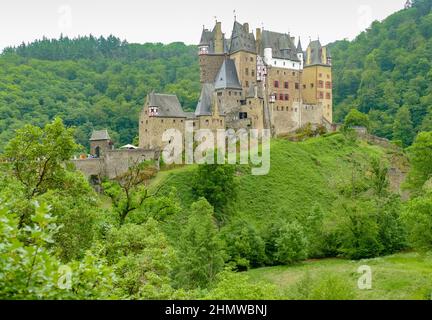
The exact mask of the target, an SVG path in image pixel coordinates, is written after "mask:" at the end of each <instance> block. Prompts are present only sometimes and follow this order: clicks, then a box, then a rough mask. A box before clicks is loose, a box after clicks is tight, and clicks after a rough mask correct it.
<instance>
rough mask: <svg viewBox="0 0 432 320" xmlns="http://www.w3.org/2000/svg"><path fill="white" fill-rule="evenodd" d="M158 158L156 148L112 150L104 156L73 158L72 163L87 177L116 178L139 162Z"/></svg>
mask: <svg viewBox="0 0 432 320" xmlns="http://www.w3.org/2000/svg"><path fill="white" fill-rule="evenodd" d="M158 159H159V152H158V151H156V150H145V149H135V150H111V151H107V152H106V153H105V156H104V157H102V158H97V159H79V160H72V163H73V164H74V165H75V167H76V169H77V170H79V171H81V172H82V173H83V174H84V175H85V176H86V177H87V178H90V177H92V176H97V177H101V178H102V177H107V178H109V179H114V178H115V177H117V176H120V175H122V174H124V173H126V172H127V171H128V169H129V168H130V167H132V166H134V165H136V164H138V163H141V162H144V161H150V160H158Z"/></svg>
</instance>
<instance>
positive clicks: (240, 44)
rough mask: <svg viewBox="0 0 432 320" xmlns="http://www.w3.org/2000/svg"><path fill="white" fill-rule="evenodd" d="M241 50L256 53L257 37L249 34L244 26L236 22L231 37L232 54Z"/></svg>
mask: <svg viewBox="0 0 432 320" xmlns="http://www.w3.org/2000/svg"><path fill="white" fill-rule="evenodd" d="M241 50H243V51H248V52H254V53H255V52H256V43H255V36H254V34H253V33H252V32H248V31H247V30H246V28H245V27H244V25H242V24H241V23H239V22H237V21H235V22H234V27H233V31H232V35H231V46H230V53H234V52H237V51H241Z"/></svg>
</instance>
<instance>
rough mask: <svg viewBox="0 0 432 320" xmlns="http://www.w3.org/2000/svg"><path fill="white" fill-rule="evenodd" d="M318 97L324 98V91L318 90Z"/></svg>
mask: <svg viewBox="0 0 432 320" xmlns="http://www.w3.org/2000/svg"><path fill="white" fill-rule="evenodd" d="M318 98H319V99H324V92H322V91H320V92H319V93H318Z"/></svg>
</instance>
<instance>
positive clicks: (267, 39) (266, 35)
mask: <svg viewBox="0 0 432 320" xmlns="http://www.w3.org/2000/svg"><path fill="white" fill-rule="evenodd" d="M261 39H262V40H261V41H262V45H261V48H262V50H263V52H261V53H260V54H261V55H262V56H263V55H264V49H266V48H272V51H273V58H277V59H289V60H292V61H299V59H298V57H297V52H298V50H297V47H296V46H295V44H294V42H293V40H292V38H291V36H290V35H289V34H286V33H278V32H273V31H268V30H263V32H262V36H261Z"/></svg>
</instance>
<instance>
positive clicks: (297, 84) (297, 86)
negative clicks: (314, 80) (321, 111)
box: [295, 82, 300, 90]
mask: <svg viewBox="0 0 432 320" xmlns="http://www.w3.org/2000/svg"><path fill="white" fill-rule="evenodd" d="M295 88H296V89H297V90H298V89H300V84H299V83H298V82H296V83H295Z"/></svg>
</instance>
